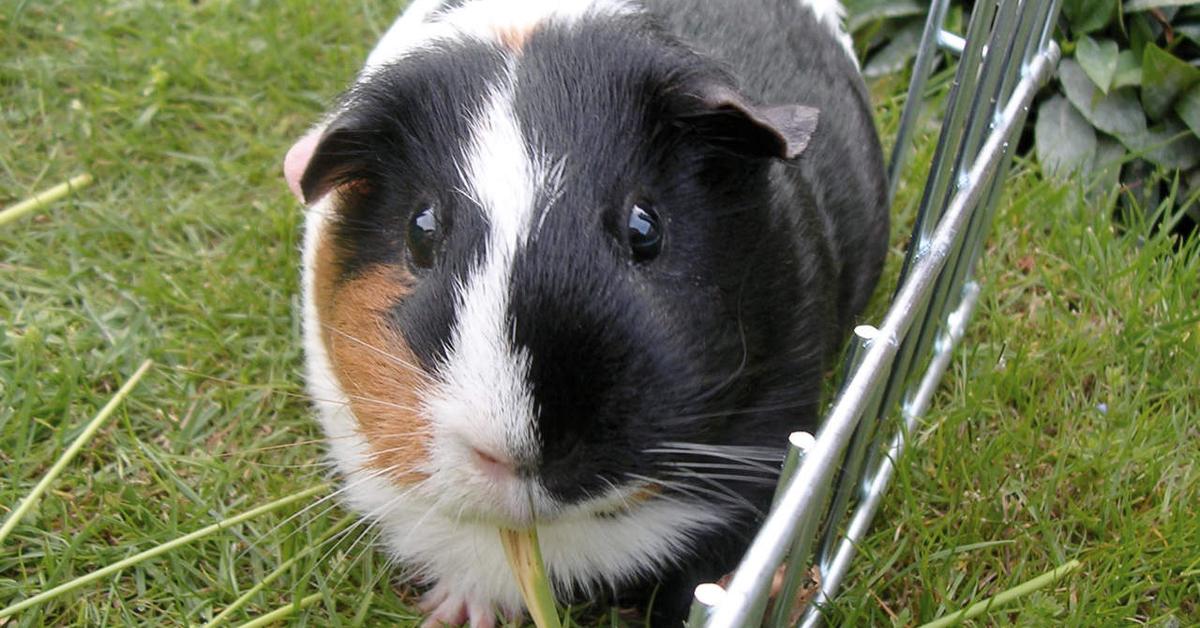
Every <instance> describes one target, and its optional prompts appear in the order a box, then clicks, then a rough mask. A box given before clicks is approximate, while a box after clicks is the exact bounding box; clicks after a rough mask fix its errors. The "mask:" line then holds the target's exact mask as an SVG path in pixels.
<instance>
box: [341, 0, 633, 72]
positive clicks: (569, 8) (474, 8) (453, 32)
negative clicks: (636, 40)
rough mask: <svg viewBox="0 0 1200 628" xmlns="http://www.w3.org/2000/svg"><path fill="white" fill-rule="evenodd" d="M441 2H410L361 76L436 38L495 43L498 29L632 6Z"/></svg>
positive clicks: (574, 1)
mask: <svg viewBox="0 0 1200 628" xmlns="http://www.w3.org/2000/svg"><path fill="white" fill-rule="evenodd" d="M441 4H442V1H441V0H414V2H413V3H412V5H411V6H410V8H409V9H408V10H406V11H405V12H404V15H402V16H400V19H398V20H396V22H395V23H394V24H393V25H392V27H391V28H389V29H388V31H387V33H385V34H384V36H383V39H382V40H380V42H379V44H378V45H377V46H376V47H375V49H374V50H373V51H371V54H370V56H368V57H367V63H366V66H365V67H364V68H363V73H362V76H364V77H365V76H369V75H370V74H371V73H372V72H374V71H375V70H377V69H378V68H379V67H381V66H383V65H386V64H388V63H392V62H394V61H397V60H399V59H401V58H403V56H404V55H405V54H408V53H409V52H411V51H413V50H417V49H420V48H422V47H424V46H425V45H427V44H430V43H433V42H436V41H439V40H446V39H448V40H454V39H460V38H463V37H467V38H472V39H479V40H484V41H497V40H498V38H499V33H501V32H504V31H511V30H515V31H523V30H529V29H532V28H534V27H535V26H536V25H538V24H541V23H543V22H557V23H563V22H565V23H571V22H574V21H576V20H579V19H581V18H584V17H586V16H589V15H597V14H599V15H623V14H627V13H631V12H633V11H634V10H635V8H634V7H633V5H632V4H630V3H628V2H625V1H624V0H474V1H473V2H468V3H466V4H464V5H462V6H460V7H457V8H454V9H451V10H449V11H442V10H441Z"/></svg>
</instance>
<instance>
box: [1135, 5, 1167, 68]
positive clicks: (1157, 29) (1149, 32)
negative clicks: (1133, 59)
mask: <svg viewBox="0 0 1200 628" xmlns="http://www.w3.org/2000/svg"><path fill="white" fill-rule="evenodd" d="M1128 21H1129V23H1128V29H1129V49H1130V50H1133V54H1135V55H1137V57H1138V58H1139V59H1141V58H1142V51H1144V50H1145V49H1146V44H1148V43H1151V42H1153V41H1155V40H1157V39H1158V36H1159V34H1160V33H1162V26H1160V25H1159V24H1158V22H1155V21H1153V20H1150V19H1149V18H1147V17H1146V14H1145V13H1138V14H1136V15H1134V16H1132V17H1129V18H1128Z"/></svg>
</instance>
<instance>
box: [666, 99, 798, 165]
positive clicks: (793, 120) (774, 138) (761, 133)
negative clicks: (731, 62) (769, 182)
mask: <svg viewBox="0 0 1200 628" xmlns="http://www.w3.org/2000/svg"><path fill="white" fill-rule="evenodd" d="M695 97H698V99H699V109H693V110H692V111H690V112H689V113H687V114H685V115H684V116H683V118H684V120H685V121H686V122H687V123H689V124H691V125H692V126H693V127H695V128H696V129H697V131H698V132H699V133H700V134H701V136H703V137H706V138H708V139H709V140H710V141H712V142H713V143H714V144H717V145H719V146H723V147H725V148H728V149H731V150H733V151H735V152H738V153H742V154H746V155H752V156H756V157H776V158H779V159H795V158H796V157H799V156H800V154H801V153H803V152H804V149H805V148H806V147H807V146H808V143H809V141H810V140H811V139H812V136H813V133H815V132H816V130H817V119H818V118H819V116H820V111H819V110H817V109H815V108H813V107H806V106H804V105H795V104H791V105H757V104H754V103H752V102H750V101H749V100H748V99H746V97H745V96H743V95H742V94H740V93H738V92H737V91H735V90H733V89H731V88H729V87H726V86H724V85H708V86H705V87H703V88H701V89H700V90H699V93H697V94H695Z"/></svg>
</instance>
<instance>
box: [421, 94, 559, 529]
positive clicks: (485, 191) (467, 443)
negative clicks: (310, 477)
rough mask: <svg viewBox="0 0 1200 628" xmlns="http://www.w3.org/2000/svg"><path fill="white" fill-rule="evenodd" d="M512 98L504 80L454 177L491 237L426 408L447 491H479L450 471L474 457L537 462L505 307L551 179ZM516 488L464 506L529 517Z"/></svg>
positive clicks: (521, 366)
mask: <svg viewBox="0 0 1200 628" xmlns="http://www.w3.org/2000/svg"><path fill="white" fill-rule="evenodd" d="M512 97H513V85H512V79H511V77H509V78H508V79H507V81H506V83H505V84H503V85H500V86H498V87H497V88H496V90H495V91H494V92H493V93H492V95H491V97H490V100H489V103H488V105H487V106H486V107H485V108H484V109H483V111H482V112H481V114H480V115H479V118H478V119H477V120H475V122H474V132H473V137H472V141H471V144H470V145H469V146H468V147H467V149H466V155H464V157H465V159H464V162H465V166H464V167H463V168H462V172H461V176H462V179H463V181H464V183H465V188H466V189H465V190H463V192H465V193H466V194H467V195H468V196H469V197H470V199H471V201H472V202H473V203H474V204H475V205H477V206H478V207H479V208H480V210H481V211H482V212H483V215H484V217H485V218H486V219H487V221H488V235H487V244H486V249H485V255H484V257H483V259H482V260H481V262H480V263H479V265H478V266H477V267H475V268H473V269H472V270H471V271H470V272H469V273H468V274H467V277H466V279H465V281H464V283H463V285H461V286H459V287H458V305H457V323H456V325H455V328H454V331H453V334H452V336H451V344H450V346H449V348H448V349H449V350H448V352H447V355H446V360H445V362H444V364H443V365H442V367H441V368H440V369H439V372H438V375H437V380H438V381H439V383H438V384H437V385H436V386H435V387H434V389H433V391H432V394H431V395H430V398H429V401H428V402H427V406H428V407H427V409H428V412H429V415H430V417H431V418H432V423H433V426H434V430H435V438H434V451H433V464H434V465H435V467H436V471H437V472H438V473H446V472H447V471H449V474H448V475H445V476H444V477H445V479H446V480H447V481H450V482H453V483H454V484H455V485H456V486H455V487H447V488H448V489H451V488H453V489H455V490H462V489H467V490H470V489H469V488H468V487H469V486H471V485H473V484H474V485H477V486H480V487H482V486H483V484H481V481H480V480H479V478H475V477H473V476H470V475H466V476H464V475H460V472H459V471H452V470H453V469H462V470H468V471H469V470H470V469H471V468H472V466H473V465H472V464H471V463H472V461H471V455H472V449H478V450H480V451H482V452H486V453H488V454H489V455H490V456H493V457H496V458H500V459H503V460H506V461H509V462H515V463H519V462H523V461H529V460H531V459H536V456H537V454H538V437H537V426H536V422H535V407H534V400H533V393H532V392H531V390H530V387H529V384H528V372H529V357H528V355H527V354H526V353H525V352H524V351H522V350H520V349H518V348H516V347H514V346H513V344H512V340H511V333H510V331H511V330H510V325H509V323H508V308H509V290H510V285H511V273H512V266H513V260H514V259H515V257H516V254H517V251H518V249H519V247H520V246H521V245H522V244H523V242H524V241H525V234H526V233H527V232H528V231H529V229H530V225H531V223H532V220H533V216H534V213H535V212H534V204H535V202H536V200H537V198H538V195H539V192H540V191H541V190H542V189H543V187H544V186H545V185H546V182H547V172H548V171H547V168H545V167H544V164H545V160H544V159H541V158H539V156H538V155H535V154H533V152H532V150H531V149H530V148H529V147H528V146H527V141H526V139H525V137H524V135H523V134H522V132H521V128H520V124H519V122H518V120H517V118H516V115H515V113H514V112H513V105H512ZM435 481H438V480H436V479H435ZM523 484H524V483H523V482H521V483H516V482H508V483H505V485H504V486H502V487H495V486H492V485H490V484H489V485H488V486H489V489H490V490H489V491H488V493H487V494H475V495H470V496H468V497H469V499H471V500H473V501H475V502H476V503H478V502H479V500H480V499H481V498H484V499H492V500H495V501H494V503H493V504H491V506H493V507H496V508H498V509H499V510H500V512H501V513H506V514H510V515H513V516H516V517H522V516H525V515H527V514H529V513H528V501H527V499H528V493H529V491H528V488H529V487H524V486H523ZM496 488H500V489H502V490H495V489H496ZM521 488H526V490H518V489H521ZM535 492H539V491H535ZM505 493H511V494H505ZM481 505H483V504H481Z"/></svg>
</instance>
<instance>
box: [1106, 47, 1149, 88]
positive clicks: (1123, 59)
mask: <svg viewBox="0 0 1200 628" xmlns="http://www.w3.org/2000/svg"><path fill="white" fill-rule="evenodd" d="M1141 84H1142V60H1141V58H1139V57H1138V56H1137V54H1136V53H1135V52H1133V51H1132V50H1122V51H1121V53H1120V54H1118V55H1117V72H1116V74H1115V75H1114V76H1113V82H1112V87H1131V86H1141Z"/></svg>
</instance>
